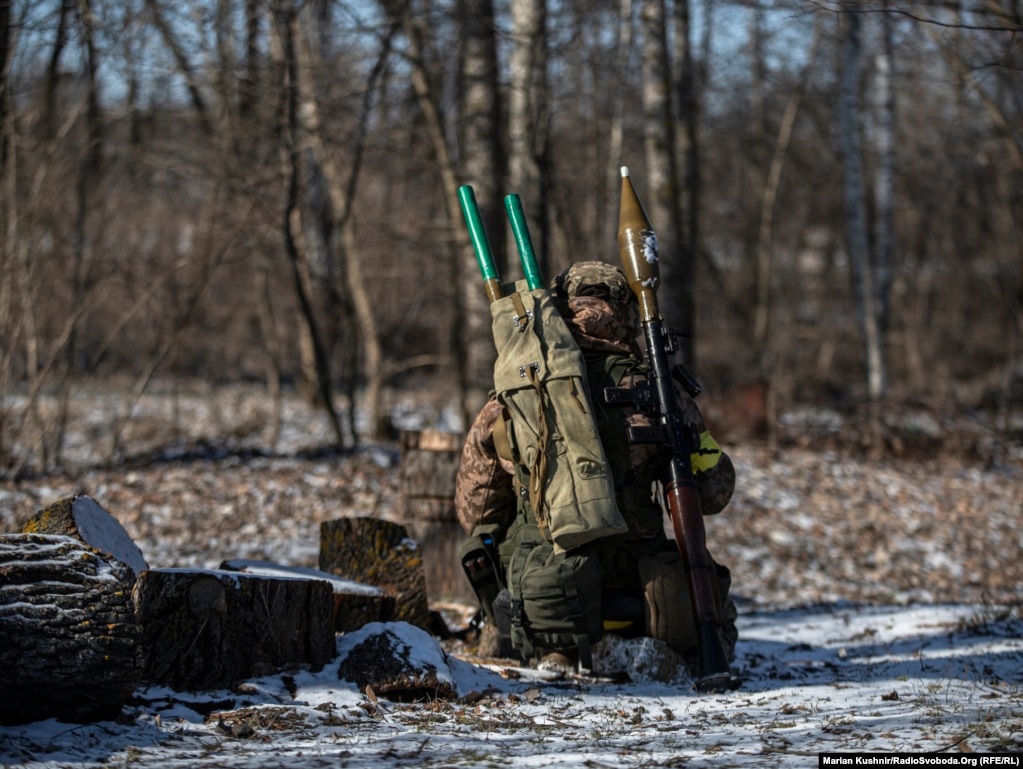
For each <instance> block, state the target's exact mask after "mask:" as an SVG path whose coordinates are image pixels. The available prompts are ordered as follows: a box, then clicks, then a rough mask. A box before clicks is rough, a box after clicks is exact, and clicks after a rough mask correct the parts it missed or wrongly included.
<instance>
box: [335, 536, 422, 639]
mask: <svg viewBox="0 0 1023 769" xmlns="http://www.w3.org/2000/svg"><path fill="white" fill-rule="evenodd" d="M320 570H321V571H325V572H327V573H329V574H334V575H336V576H338V577H343V578H344V579H350V580H354V581H356V582H362V583H364V584H367V585H376V586H377V587H379V588H380V589H381V590H383V591H384V593H386V594H387V595H390V596H392V597H393V598H394V603H395V605H394V617H393V619H395V620H401V621H404V622H408V623H410V624H412V625H416V626H418V627H421V628H424V629H429V628H430V627H431V625H432V623H431V618H430V607H429V604H428V603H427V597H426V579H425V577H424V574H423V556H422V550H421V549H420V548H419V546H418V545H417V544H416V543H415V542H414V541H413V540H411V539H409V536H408V532H407V531H406V530H405V527H404V526H401V525H400V524H397V523H392V522H390V521H383V520H380V519H378V518H340V519H338V520H335V521H324V522H323V523H321V524H320Z"/></svg>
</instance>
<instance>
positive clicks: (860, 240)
mask: <svg viewBox="0 0 1023 769" xmlns="http://www.w3.org/2000/svg"><path fill="white" fill-rule="evenodd" d="M843 21H844V24H845V35H844V40H843V51H842V53H843V59H842V76H841V98H840V100H839V131H840V136H841V146H842V157H843V165H844V188H845V193H844V197H845V228H846V246H847V248H848V249H849V264H850V268H851V270H852V279H853V290H854V293H855V296H856V308H857V314H858V315H859V320H860V327H861V329H862V332H863V341H864V347H865V352H866V373H867V393H868V395H869V397H870V399H871V400H872V401H875V402H876V401H877V400H878V399H879V398H880V397H881V396H882V395H883V393H884V387H885V370H884V356H883V346H882V338H881V329H880V328H879V326H878V312H877V306H876V295H875V293H874V289H873V286H874V277H873V270H872V269H871V260H870V244H869V239H868V234H867V226H868V225H867V206H866V184H865V182H864V178H863V163H864V160H863V149H862V144H861V141H860V121H861V109H860V97H859V88H860V69H861V62H862V57H863V49H862V46H863V43H862V39H861V35H860V16H859V14H857V13H847V14H845V15H844V16H843Z"/></svg>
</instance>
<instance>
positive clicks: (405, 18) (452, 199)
mask: <svg viewBox="0 0 1023 769" xmlns="http://www.w3.org/2000/svg"><path fill="white" fill-rule="evenodd" d="M384 2H385V6H386V7H387V8H388V9H389V10H388V12H389V13H391V14H392V15H394V16H395V17H396V18H398V19H400V20H401V24H402V29H403V30H404V32H405V36H406V38H407V39H408V54H407V55H408V58H409V62H410V64H411V65H412V74H411V79H412V88H413V90H414V91H415V94H416V100H417V102H418V103H419V109H420V112H421V113H422V116H423V121H424V122H425V124H426V133H427V136H428V138H429V140H430V144H431V146H432V148H433V153H434V156H435V157H436V160H437V166H438V168H439V170H440V175H441V183H442V185H443V187H444V203H445V205H446V206H447V213H448V221H449V223H450V225H451V227H452V230H451V238H450V242H451V244H452V246H451V259H450V261H449V263H448V267H449V268H450V275H449V279H448V281H447V284H448V285H449V286H452V287H453V288H452V292H451V295H450V302H451V305H452V307H453V310H454V312H453V313H452V323H451V329H450V334H449V339H450V348H451V350H452V352H453V355H452V358H454V359H456V360H465V349H464V346H463V334H462V331H461V327H462V325H463V324H465V323H468V321H469V319H472V320H473V322H474V325H473V328H474V329H475V330H476V332H477V333H480V334H486V338H488V339H489V338H491V336H492V335H491V333H490V331H489V329H484V328H483V320H484V319H483V318H482V317H481V316H480V315H479V314H478V313H477V314H475V315H474V314H473V313H472V311H471V310H470V309H469V306H467V302H468V301H469V300H470V299H473V298H475V297H478V298H479V302H478V304H481V305H485V303H484V302H483V291H482V289H480V288H479V282H478V281H477V282H476V283H474V284H473V286H472V288H473V289H474V290H473V291H469V290H468V283H469V281H467V280H466V279H465V277H464V276H463V271H464V267H465V266H466V265H467V262H466V255H469V256H470V257H471V255H472V244H471V243H470V242H469V234H468V232H467V231H466V229H465V227H464V225H462V214H461V211H460V209H459V205H458V187H459V182H458V177H457V175H456V173H455V162H454V159H453V158H452V155H451V149H450V148H449V147H448V142H447V138H446V136H447V131H446V130H445V126H444V120H443V118H442V116H441V111H440V107H439V106H438V104H439V101H438V97H437V95H436V94H435V93H434V89H433V87H432V86H431V84H430V76H429V71H428V70H427V67H426V57H425V52H424V44H423V33H422V27H421V25H420V22H419V21H418V20H416V19H414V18H413V16H412V13H411V9H410V8H409V7H408V6H407V5H403V4H400V3H393V2H387V0H384ZM476 273H477V269H476V265H475V263H474V264H473V265H472V273H471V274H472V275H476ZM463 281H464V282H463ZM488 315H489V313H488ZM489 376H492V374H491V375H489ZM455 383H456V390H457V394H458V403H459V405H460V407H461V411H462V419H463V422H464V424H465V426H466V429H468V426H469V424H470V423H471V422H472V419H473V418H474V417H475V416H476V414H475V411H474V410H471V409H470V408H469V396H468V392H467V388H468V384H467V376H466V375H465V372H463V371H461V370H460V371H459V372H458V376H457V377H456V380H455Z"/></svg>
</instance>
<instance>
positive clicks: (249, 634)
mask: <svg viewBox="0 0 1023 769" xmlns="http://www.w3.org/2000/svg"><path fill="white" fill-rule="evenodd" d="M135 603H136V605H137V606H138V618H139V624H140V625H141V626H142V643H143V647H144V649H145V660H146V662H145V668H144V670H143V680H144V681H146V682H148V683H154V684H161V685H165V686H171V687H174V688H176V689H182V690H208V689H217V688H222V687H226V686H230V685H231V684H233V683H235V682H237V681H239V680H243V679H245V678H250V677H258V676H263V675H269V674H271V673H274V672H276V671H277V670H279V669H281V668H283V667H286V666H290V665H308V666H309V667H310V668H312V669H313V670H317V669H319V668H321V667H322V666H323V665H324V664H326V663H327V662H329V661H330V660H331V659H333V657H334V653H335V633H334V613H333V607H334V597H333V590H332V589H331V586H330V585H329V584H328V583H327V582H325V581H323V580H314V579H294V578H274V577H268V576H260V575H247V574H242V573H239V572H230V571H222V570H214V571H192V570H185V569H150V570H149V571H146V572H143V573H142V574H141V575H140V576H139V579H138V581H137V582H136V584H135Z"/></svg>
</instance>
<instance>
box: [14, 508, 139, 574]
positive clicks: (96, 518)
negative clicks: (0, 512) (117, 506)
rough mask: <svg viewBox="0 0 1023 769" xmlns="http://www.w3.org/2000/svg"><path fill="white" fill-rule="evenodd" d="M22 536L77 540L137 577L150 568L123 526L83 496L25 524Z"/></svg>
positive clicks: (45, 512)
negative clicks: (106, 556)
mask: <svg viewBox="0 0 1023 769" xmlns="http://www.w3.org/2000/svg"><path fill="white" fill-rule="evenodd" d="M22 533H24V534H61V535H63V536H67V537H74V538H75V539H77V540H79V541H81V542H84V543H85V544H86V545H89V546H90V547H94V548H96V549H97V550H100V551H102V552H104V553H109V554H110V555H112V556H113V557H114V558H116V559H117V560H118V561H120V562H121V563H124V564H127V565H128V566H129V567H130V568H131V570H132V571H133V572H134V573H135V576H136V577H137V576H138V575H139V574H141V573H142V572H144V571H145V570H146V569H148V568H149V566H148V564H147V563H146V559H145V558H144V557H143V555H142V551H141V550H139V548H138V546H137V545H136V544H135V542H134V541H132V538H131V537H130V536H129V535H128V532H126V531H125V530H124V527H123V526H121V524H120V522H119V521H118V520H117V519H116V518H114V516H112V515H111V514H110V513H108V512H107V511H106V510H104V509H103V507H102V505H100V504H99V503H98V502H96V500H94V499H92V498H91V497H87V496H85V495H83V494H78V495H75V496H73V497H67V498H65V499H62V500H60V501H59V502H54V503H53V504H52V505H50V506H49V507H47V508H46V509H44V510H40V511H39V512H38V513H36V514H35V515H33V516H32V517H31V518H29V519H28V520H27V521H25V525H24V526H23V527H22Z"/></svg>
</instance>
